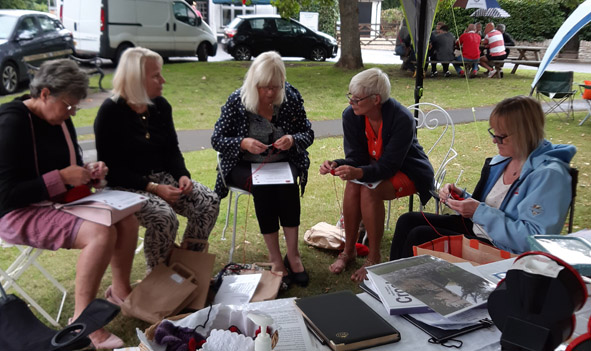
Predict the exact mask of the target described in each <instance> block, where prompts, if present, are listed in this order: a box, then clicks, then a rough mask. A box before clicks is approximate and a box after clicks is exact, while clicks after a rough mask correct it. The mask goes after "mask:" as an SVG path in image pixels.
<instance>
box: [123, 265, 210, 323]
mask: <svg viewBox="0 0 591 351" xmlns="http://www.w3.org/2000/svg"><path fill="white" fill-rule="evenodd" d="M208 286H209V285H208ZM196 291H197V283H196V282H195V279H194V275H193V273H192V272H191V270H190V269H188V268H187V267H184V266H183V265H182V264H180V263H174V264H172V265H171V266H170V267H169V266H167V265H165V264H164V263H160V264H158V265H157V266H156V267H154V268H153V269H152V271H151V272H150V274H148V276H147V277H146V278H144V280H142V281H141V282H140V283H139V284H138V285H137V286H136V287H135V288H134V289H133V290H132V291H131V294H129V296H127V298H126V299H125V301H124V302H123V305H121V310H122V311H123V314H124V315H126V316H132V317H135V318H138V319H141V320H143V321H146V322H149V323H156V322H158V321H160V320H161V319H162V318H165V317H168V316H173V315H175V314H178V313H179V312H180V310H182V309H183V308H184V307H185V306H186V305H187V304H188V303H189V302H190V301H192V299H193V298H194V297H195V293H196Z"/></svg>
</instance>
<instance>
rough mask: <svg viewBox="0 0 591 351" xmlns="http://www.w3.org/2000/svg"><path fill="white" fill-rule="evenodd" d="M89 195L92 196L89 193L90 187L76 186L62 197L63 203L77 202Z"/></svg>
mask: <svg viewBox="0 0 591 351" xmlns="http://www.w3.org/2000/svg"><path fill="white" fill-rule="evenodd" d="M90 194H92V192H91V191H90V187H89V186H88V185H86V184H84V185H78V186H76V187H73V188H72V189H70V190H68V192H67V193H66V196H65V197H64V202H65V203H68V202H72V201H76V200H79V199H81V198H83V197H86V196H88V195H90Z"/></svg>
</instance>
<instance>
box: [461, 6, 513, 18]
mask: <svg viewBox="0 0 591 351" xmlns="http://www.w3.org/2000/svg"><path fill="white" fill-rule="evenodd" d="M470 16H472V17H493V18H507V17H511V15H510V14H509V12H507V11H505V10H503V9H502V8H500V7H491V8H488V9H478V10H476V11H474V13H473V14H471V15H470Z"/></svg>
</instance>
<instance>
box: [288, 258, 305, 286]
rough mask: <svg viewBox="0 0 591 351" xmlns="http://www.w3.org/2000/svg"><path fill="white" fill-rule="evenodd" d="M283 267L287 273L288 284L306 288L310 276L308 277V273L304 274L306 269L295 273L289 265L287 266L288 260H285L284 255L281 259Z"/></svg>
mask: <svg viewBox="0 0 591 351" xmlns="http://www.w3.org/2000/svg"><path fill="white" fill-rule="evenodd" d="M283 265H284V266H285V268H286V269H287V271H288V272H289V275H288V277H290V278H291V279H290V283H293V284H297V285H299V286H301V287H302V288H305V287H307V286H308V283H310V276H309V275H308V272H306V268H304V271H303V272H298V273H295V272H294V271H293V270H292V269H291V265H290V264H289V259H287V255H285V257H284V258H283ZM284 278H285V277H284Z"/></svg>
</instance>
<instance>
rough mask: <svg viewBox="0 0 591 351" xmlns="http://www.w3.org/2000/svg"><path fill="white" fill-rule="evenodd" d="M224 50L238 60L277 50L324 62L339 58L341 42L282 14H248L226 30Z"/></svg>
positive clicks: (287, 54) (284, 53)
mask: <svg viewBox="0 0 591 351" xmlns="http://www.w3.org/2000/svg"><path fill="white" fill-rule="evenodd" d="M222 45H223V47H224V50H225V51H226V52H227V53H228V54H230V55H232V56H233V57H234V59H236V60H240V61H241V60H250V58H251V57H252V56H257V55H258V54H260V53H262V52H265V51H270V50H275V51H277V52H279V54H280V55H281V56H296V57H304V58H308V59H310V60H313V61H324V60H326V58H328V57H331V58H332V57H336V55H337V49H338V45H337V41H336V39H335V38H333V37H331V36H330V35H328V34H326V33H322V32H317V31H314V30H312V29H310V28H308V27H306V26H304V25H302V24H301V23H299V22H298V21H296V20H294V19H284V18H281V17H280V16H278V15H246V16H238V17H236V18H234V20H233V21H232V22H230V24H229V25H228V26H227V27H226V29H225V30H224V39H222Z"/></svg>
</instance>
